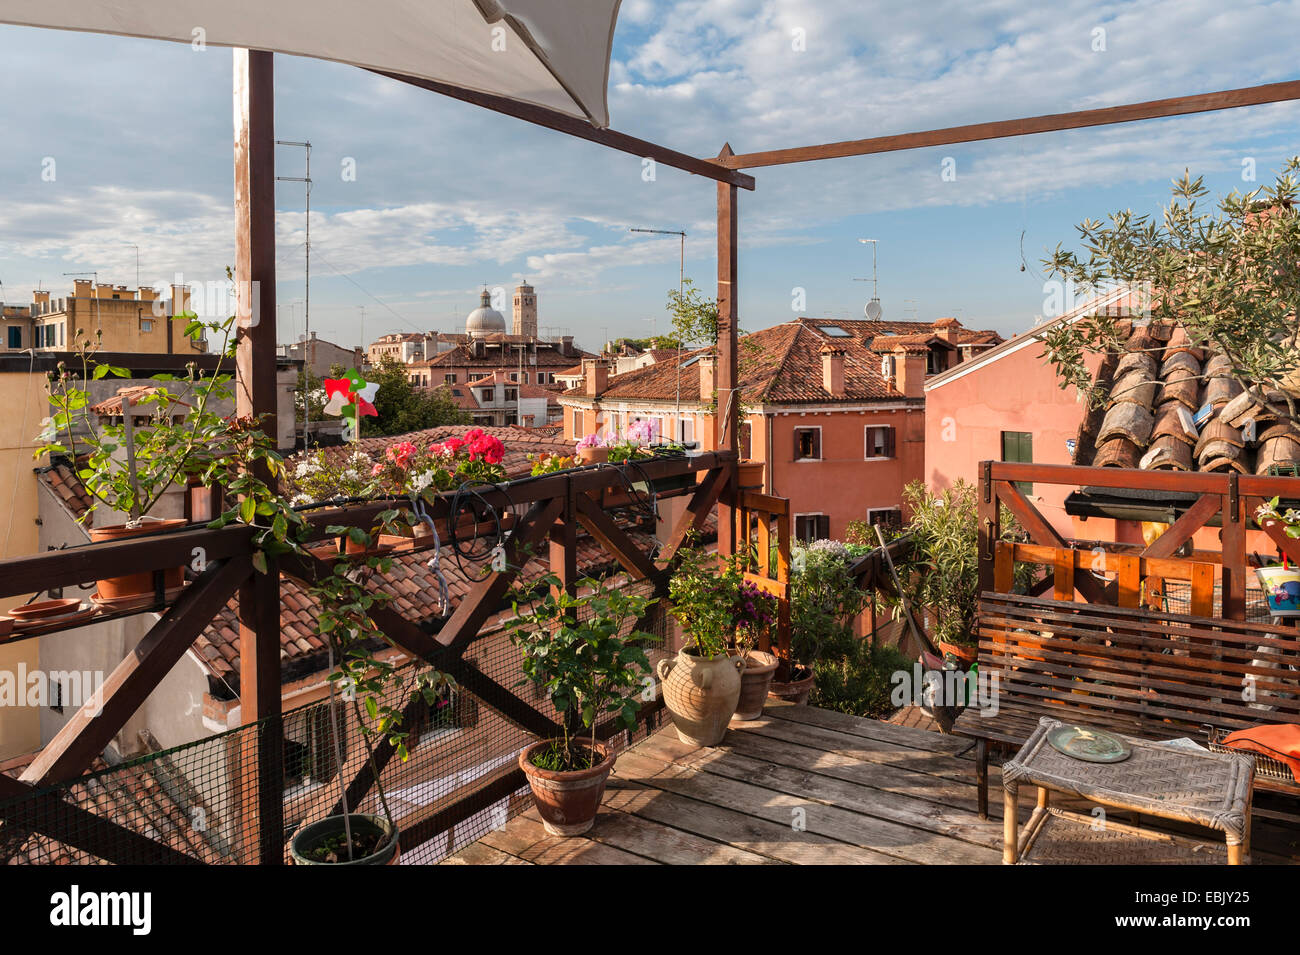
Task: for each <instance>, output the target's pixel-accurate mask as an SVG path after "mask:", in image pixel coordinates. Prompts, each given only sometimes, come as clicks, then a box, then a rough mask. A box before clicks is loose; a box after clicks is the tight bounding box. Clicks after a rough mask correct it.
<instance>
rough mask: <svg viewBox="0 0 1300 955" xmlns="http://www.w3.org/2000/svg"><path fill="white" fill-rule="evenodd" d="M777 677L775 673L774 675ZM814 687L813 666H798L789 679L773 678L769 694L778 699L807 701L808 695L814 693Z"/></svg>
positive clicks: (795, 701) (796, 701) (797, 701)
mask: <svg viewBox="0 0 1300 955" xmlns="http://www.w3.org/2000/svg"><path fill="white" fill-rule="evenodd" d="M773 676H774V677H775V674H774V675H773ZM812 688H813V671H812V667H803V666H801V667H798V668H797V669H796V670H795V672H794V673H793V674H791V679H789V680H777V679H775V678H774V679H773V680H772V685H771V686H770V687H769V688H768V691H767V692H768V695H769V696H774V697H776V698H777V699H778V700H786V701H787V702H790V703H807V702H808V696H809V694H811V693H812Z"/></svg>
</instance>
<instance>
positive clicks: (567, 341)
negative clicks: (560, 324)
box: [560, 335, 573, 357]
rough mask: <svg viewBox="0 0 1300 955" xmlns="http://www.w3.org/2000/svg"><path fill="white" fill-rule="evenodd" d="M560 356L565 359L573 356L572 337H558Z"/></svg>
mask: <svg viewBox="0 0 1300 955" xmlns="http://www.w3.org/2000/svg"><path fill="white" fill-rule="evenodd" d="M560 354H561V355H565V356H566V357H567V356H569V355H572V354H573V336H572V335H561V336H560Z"/></svg>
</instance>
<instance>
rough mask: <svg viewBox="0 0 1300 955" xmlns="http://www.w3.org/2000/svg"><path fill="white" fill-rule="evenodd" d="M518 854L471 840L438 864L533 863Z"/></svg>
mask: <svg viewBox="0 0 1300 955" xmlns="http://www.w3.org/2000/svg"><path fill="white" fill-rule="evenodd" d="M533 864H534V863H532V862H528V861H526V860H524V859H521V858H519V857H518V856H514V855H511V854H510V853H508V852H502V851H501V850H500V849H493V848H492V847H491V846H489V845H488V844H487V843H486V842H484V841H483V840H482V839H480V840H478V841H477V842H471V843H470V844H469V845H467V846H466V847H465V848H464V849H461V850H460V851H459V852H457V853H456V854H455V855H451V856H448V857H447V858H445V859H443V860H442V862H440V863H439V865H533Z"/></svg>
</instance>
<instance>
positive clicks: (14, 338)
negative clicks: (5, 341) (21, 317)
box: [9, 325, 23, 348]
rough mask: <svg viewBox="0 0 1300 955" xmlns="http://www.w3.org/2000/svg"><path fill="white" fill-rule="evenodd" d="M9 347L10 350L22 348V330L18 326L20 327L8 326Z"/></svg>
mask: <svg viewBox="0 0 1300 955" xmlns="http://www.w3.org/2000/svg"><path fill="white" fill-rule="evenodd" d="M9 347H10V348H22V347H23V330H22V326H20V325H10V326H9Z"/></svg>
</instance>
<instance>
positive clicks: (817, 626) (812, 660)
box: [771, 540, 867, 703]
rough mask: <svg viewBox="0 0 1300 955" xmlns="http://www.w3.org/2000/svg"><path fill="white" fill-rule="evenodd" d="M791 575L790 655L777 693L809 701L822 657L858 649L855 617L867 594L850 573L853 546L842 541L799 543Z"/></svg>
mask: <svg viewBox="0 0 1300 955" xmlns="http://www.w3.org/2000/svg"><path fill="white" fill-rule="evenodd" d="M792 556H793V560H792V573H791V575H790V655H789V657H788V658H786V657H783V658H782V659H781V661H780V663H779V664H778V666H777V670H776V674H775V676H774V677H773V680H772V688H771V693H772V695H773V696H775V697H777V698H778V699H783V700H789V701H791V702H794V703H807V702H808V699H809V697H810V695H811V694H812V692H813V686H814V683H815V679H814V672H815V667H816V665H817V663H818V661H819V660H822V659H824V658H836V659H838V658H841V657H843V656H846V655H847V654H849V653H851V652H852V651H853V649H854V642H855V641H854V637H853V628H852V620H853V618H854V617H856V616H857V615H858V614H859V613H861V612H862V609H863V607H864V606H865V605H866V600H867V595H866V593H864V592H863V591H862V589H861V588H859V587H858V585H857V582H856V581H855V580H854V579H853V577H852V575H850V573H849V564H850V562H851V559H850V555H849V552H848V549H847V548H846V547H845V546H844V545H843V544H841V543H839V542H838V541H827V540H823V541H814V542H813V543H812V544H810V545H807V546H799V547H797V548H796V549H795V551H794V554H793V555H792Z"/></svg>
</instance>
